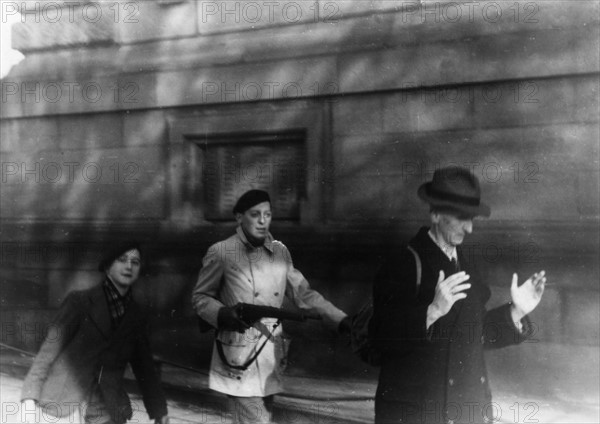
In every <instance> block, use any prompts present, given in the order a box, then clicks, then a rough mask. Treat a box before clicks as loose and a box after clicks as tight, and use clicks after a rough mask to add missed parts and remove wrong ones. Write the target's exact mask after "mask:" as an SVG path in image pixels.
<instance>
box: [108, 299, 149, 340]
mask: <svg viewBox="0 0 600 424" xmlns="http://www.w3.org/2000/svg"><path fill="white" fill-rule="evenodd" d="M141 319H142V312H141V310H140V307H139V306H138V304H137V303H136V302H135V300H131V303H130V304H129V306H128V307H127V311H125V315H123V319H122V320H121V323H120V324H119V326H118V327H117V329H116V330H115V334H114V336H115V338H118V336H119V334H122V333H126V332H127V331H128V330H129V329H131V328H132V327H136V326H137V325H138V323H139V321H140V320H141Z"/></svg>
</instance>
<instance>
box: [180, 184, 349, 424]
mask: <svg viewBox="0 0 600 424" xmlns="http://www.w3.org/2000/svg"><path fill="white" fill-rule="evenodd" d="M233 214H234V215H235V219H236V221H237V223H238V227H237V229H236V232H235V234H234V235H232V236H231V237H229V238H228V239H226V240H223V241H220V242H218V243H216V244H214V245H213V246H211V247H210V248H209V249H208V252H207V253H206V256H205V257H204V259H203V261H202V265H203V267H202V269H201V271H200V275H199V277H198V282H197V284H196V287H195V289H194V292H193V295H192V302H193V305H194V308H195V310H196V312H197V314H198V315H199V316H200V317H201V318H202V319H203V320H205V321H206V322H208V323H209V324H210V325H212V326H213V327H214V328H216V329H217V335H216V340H215V346H214V348H213V355H212V361H211V368H210V374H209V387H210V388H211V389H213V390H216V391H218V392H221V393H225V394H227V395H228V396H229V408H230V410H231V412H232V413H233V417H234V422H235V423H270V422H272V406H273V395H274V394H276V393H278V392H280V391H281V390H282V388H281V373H282V371H283V366H284V365H285V362H286V354H287V343H286V341H285V340H284V338H283V335H282V330H281V326H279V325H278V323H277V320H276V319H272V318H262V319H261V320H260V321H257V322H256V323H253V324H252V326H249V325H248V323H245V322H243V321H242V320H240V319H239V317H238V316H237V313H236V310H235V309H234V306H235V305H236V304H237V303H239V302H243V303H250V304H255V305H263V306H271V307H277V308H280V307H281V306H282V304H283V300H284V297H287V298H288V299H289V300H291V301H292V302H293V303H294V304H295V305H296V306H298V307H299V308H302V309H303V310H307V311H308V312H313V313H318V314H320V315H321V316H322V317H323V321H324V323H325V324H326V325H327V326H328V327H330V328H332V329H338V330H339V331H344V332H345V331H349V324H348V322H349V320H348V318H347V316H346V314H345V313H344V312H342V311H341V310H339V309H338V308H336V307H335V306H333V305H332V304H331V303H330V302H329V301H327V300H325V298H323V296H321V295H320V294H319V293H317V292H316V291H314V290H312V289H311V288H310V286H309V284H308V282H307V281H306V279H305V278H304V276H303V275H302V274H301V273H300V271H298V270H297V269H295V268H294V265H293V263H292V260H291V256H290V252H289V251H288V250H287V248H286V247H285V245H284V244H283V243H281V242H279V241H276V240H273V237H272V236H271V234H270V233H269V226H270V224H271V200H270V198H269V194H268V193H267V192H265V191H262V190H250V191H248V192H246V193H244V194H243V195H242V196H241V197H240V198H239V200H238V201H237V203H236V205H235V207H234V208H233Z"/></svg>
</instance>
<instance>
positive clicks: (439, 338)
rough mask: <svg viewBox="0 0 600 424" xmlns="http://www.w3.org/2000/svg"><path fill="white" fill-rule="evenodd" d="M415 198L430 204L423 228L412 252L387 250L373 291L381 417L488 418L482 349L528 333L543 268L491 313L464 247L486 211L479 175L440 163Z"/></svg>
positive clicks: (488, 397)
mask: <svg viewBox="0 0 600 424" xmlns="http://www.w3.org/2000/svg"><path fill="white" fill-rule="evenodd" d="M418 195H419V197H420V198H421V199H422V200H424V201H425V202H427V203H428V204H429V206H430V214H429V215H430V219H431V226H430V227H423V228H421V229H420V230H419V232H418V233H417V235H416V236H415V237H414V238H413V239H412V240H411V241H410V242H409V246H408V249H407V248H402V249H399V250H397V251H394V252H391V255H390V257H389V258H388V260H387V261H386V262H385V263H384V264H383V266H382V267H381V268H380V270H379V272H378V274H377V276H376V279H375V284H374V289H373V293H374V315H373V319H372V320H371V324H370V330H369V331H370V333H371V334H372V335H373V339H374V342H375V345H376V346H377V348H378V350H379V351H380V352H381V353H382V366H381V372H380V376H379V384H378V387H377V393H376V399H375V420H376V423H378V424H382V423H446V424H456V423H484V422H491V421H493V420H494V416H493V413H494V412H495V411H494V409H495V405H493V404H492V403H491V392H490V386H489V382H488V377H487V373H486V367H485V363H484V355H483V351H484V348H498V347H503V346H507V345H510V344H515V343H519V342H521V341H523V340H525V339H526V338H527V337H528V335H529V334H530V328H531V326H530V321H529V320H528V318H527V314H529V313H530V312H531V311H533V309H535V307H536V306H537V305H538V303H539V302H540V300H541V297H542V293H543V291H544V285H545V282H546V277H545V273H544V271H540V272H536V273H535V274H533V275H532V276H531V277H530V278H528V279H527V280H526V281H525V282H524V283H523V284H521V285H519V284H518V278H517V275H516V274H513V277H512V284H511V289H510V293H511V298H512V301H511V302H509V303H507V304H505V305H503V306H500V307H498V308H495V309H492V310H489V311H488V310H486V309H485V304H486V302H487V301H488V299H489V298H490V295H491V292H490V289H489V288H488V286H487V285H486V282H485V281H483V280H482V279H481V278H480V276H479V274H478V273H477V269H476V267H475V264H474V263H473V260H472V258H467V257H466V256H465V255H464V254H463V251H462V250H461V244H462V243H463V240H464V239H465V237H466V236H467V235H468V234H470V233H471V232H472V231H473V218H474V217H476V216H484V217H489V216H490V208H489V206H487V205H486V204H485V203H483V202H482V201H481V199H480V197H481V195H480V187H479V182H478V180H477V178H476V177H475V176H474V175H472V174H471V173H470V172H469V171H468V170H467V169H464V168H461V167H447V168H442V169H439V170H436V171H435V172H434V174H433V180H432V181H431V182H428V183H425V184H423V185H422V186H421V187H420V188H419V190H418ZM410 250H412V252H411V251H410Z"/></svg>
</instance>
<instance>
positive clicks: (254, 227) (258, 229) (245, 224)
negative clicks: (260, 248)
mask: <svg viewBox="0 0 600 424" xmlns="http://www.w3.org/2000/svg"><path fill="white" fill-rule="evenodd" d="M236 220H237V222H238V224H240V225H241V226H242V229H243V230H244V232H245V233H246V234H248V235H250V236H251V237H254V238H255V239H257V240H264V239H265V238H266V237H267V234H268V233H269V226H270V225H271V203H269V202H262V203H259V204H258V205H255V206H253V207H251V208H250V209H248V210H247V211H246V212H244V213H243V214H242V213H238V214H237V215H236Z"/></svg>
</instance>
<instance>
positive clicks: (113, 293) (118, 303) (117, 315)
mask: <svg viewBox="0 0 600 424" xmlns="http://www.w3.org/2000/svg"><path fill="white" fill-rule="evenodd" d="M103 288H104V294H105V295H106V302H107V303H108V310H109V311H110V316H111V318H112V323H113V328H116V327H117V326H118V325H119V324H120V323H121V320H122V319H123V316H125V312H126V311H127V307H128V306H129V304H130V303H131V299H132V296H131V290H127V293H125V296H121V293H119V291H118V290H117V289H116V288H115V286H114V284H113V283H112V282H111V281H110V280H109V279H108V278H107V279H106V280H104V285H103Z"/></svg>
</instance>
